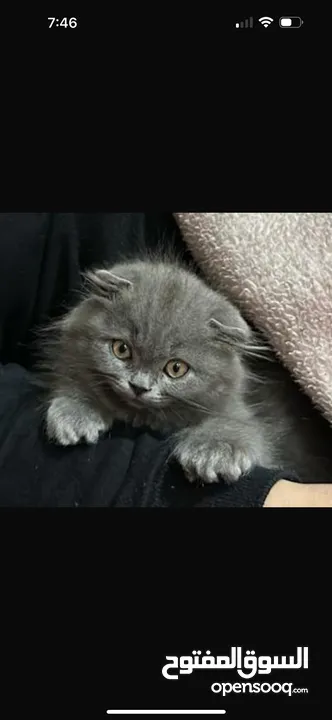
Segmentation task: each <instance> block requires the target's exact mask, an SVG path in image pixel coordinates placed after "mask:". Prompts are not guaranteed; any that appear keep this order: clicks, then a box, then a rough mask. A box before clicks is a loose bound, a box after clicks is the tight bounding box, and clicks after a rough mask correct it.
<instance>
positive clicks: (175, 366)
mask: <svg viewBox="0 0 332 720" xmlns="http://www.w3.org/2000/svg"><path fill="white" fill-rule="evenodd" d="M188 370H189V365H187V363H185V362H184V361H183V360H169V361H168V363H167V365H165V367H164V372H165V373H166V375H168V376H169V377H171V378H179V377H183V376H184V375H185V374H186V373H187V372H188Z"/></svg>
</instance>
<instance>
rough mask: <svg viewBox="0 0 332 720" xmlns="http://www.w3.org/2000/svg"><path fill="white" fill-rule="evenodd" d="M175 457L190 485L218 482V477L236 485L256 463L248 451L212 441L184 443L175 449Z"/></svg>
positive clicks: (188, 441)
mask: <svg viewBox="0 0 332 720" xmlns="http://www.w3.org/2000/svg"><path fill="white" fill-rule="evenodd" d="M175 456H176V457H177V459H178V462H179V463H180V465H181V466H182V468H183V471H184V473H185V476H186V478H187V479H188V480H189V482H197V481H199V482H200V483H203V484H210V483H216V482H219V479H220V478H222V479H223V480H224V481H225V482H228V483H232V482H236V481H237V480H238V479H239V478H240V477H241V475H244V474H245V473H246V472H248V471H249V470H250V469H251V468H252V467H253V465H255V464H256V458H255V457H254V454H253V453H252V452H251V451H250V450H249V449H248V450H247V449H245V448H237V447H236V446H233V445H231V444H229V443H223V442H215V441H214V442H213V443H211V442H209V441H206V442H202V443H201V444H197V443H196V444H195V445H194V444H192V443H191V442H190V440H185V441H183V442H182V443H180V445H179V446H178V447H177V449H176V452H175Z"/></svg>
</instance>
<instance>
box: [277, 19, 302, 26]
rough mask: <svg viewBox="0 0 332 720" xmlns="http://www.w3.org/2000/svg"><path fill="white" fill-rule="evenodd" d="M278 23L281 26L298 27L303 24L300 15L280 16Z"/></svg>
mask: <svg viewBox="0 0 332 720" xmlns="http://www.w3.org/2000/svg"><path fill="white" fill-rule="evenodd" d="M279 25H280V27H282V28H299V27H301V25H303V20H301V18H300V17H281V18H280V19H279Z"/></svg>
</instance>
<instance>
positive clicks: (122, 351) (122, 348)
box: [112, 340, 131, 360]
mask: <svg viewBox="0 0 332 720" xmlns="http://www.w3.org/2000/svg"><path fill="white" fill-rule="evenodd" d="M112 350H113V352H114V355H115V357H117V358H119V360H128V359H129V358H131V350H130V347H129V345H127V343H125V342H123V340H114V341H113V342H112Z"/></svg>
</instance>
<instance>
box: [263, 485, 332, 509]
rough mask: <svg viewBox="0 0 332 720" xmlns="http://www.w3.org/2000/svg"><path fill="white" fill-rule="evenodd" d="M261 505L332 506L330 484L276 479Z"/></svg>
mask: <svg viewBox="0 0 332 720" xmlns="http://www.w3.org/2000/svg"><path fill="white" fill-rule="evenodd" d="M263 507H293V508H294V507H332V484H331V485H327V484H317V485H312V484H308V485H302V484H300V483H295V482H291V481H290V480H278V482H276V483H275V485H273V487H272V488H271V490H270V492H269V494H268V496H267V498H266V500H265V503H264V505H263Z"/></svg>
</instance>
